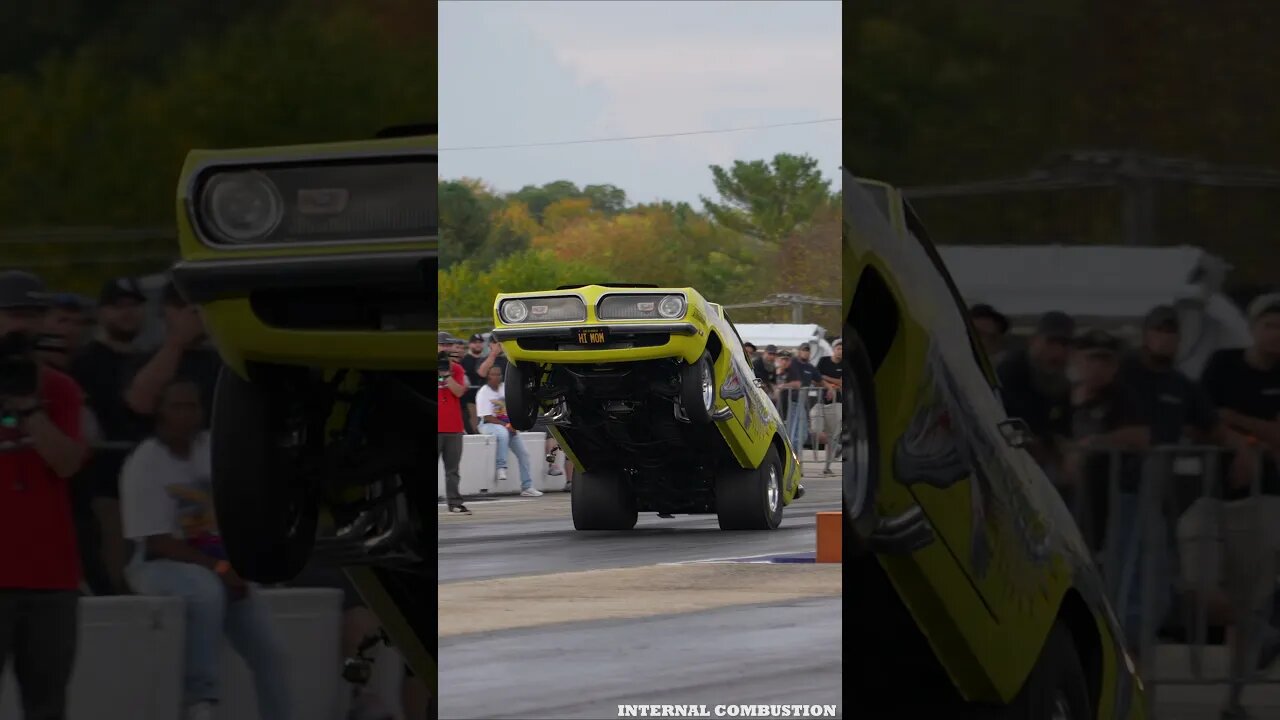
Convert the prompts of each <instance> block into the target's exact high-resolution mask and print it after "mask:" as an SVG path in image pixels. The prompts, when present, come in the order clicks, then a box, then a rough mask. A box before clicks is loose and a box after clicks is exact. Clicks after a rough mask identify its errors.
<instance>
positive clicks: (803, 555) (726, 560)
mask: <svg viewBox="0 0 1280 720" xmlns="http://www.w3.org/2000/svg"><path fill="white" fill-rule="evenodd" d="M813 555H814V554H813V553H812V552H805V551H803V550H796V551H790V552H781V553H779V552H771V553H766V554H763V555H744V556H738V557H723V558H706V559H703V560H681V561H678V562H666V563H658V564H659V565H713V564H725V565H732V564H762V565H772V564H777V563H808V562H814V561H815V560H814V557H813Z"/></svg>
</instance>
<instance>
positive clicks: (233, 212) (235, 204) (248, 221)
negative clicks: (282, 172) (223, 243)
mask: <svg viewBox="0 0 1280 720" xmlns="http://www.w3.org/2000/svg"><path fill="white" fill-rule="evenodd" d="M201 204H202V205H203V208H202V210H203V214H204V217H205V218H207V219H208V221H209V224H210V226H211V227H210V229H211V230H213V231H214V232H215V233H217V234H218V235H219V236H221V239H223V240H227V241H230V242H251V241H253V240H261V239H262V238H265V237H267V236H268V235H270V234H271V233H272V231H274V230H275V229H276V226H278V225H279V224H280V221H282V220H284V200H283V198H281V197H280V190H279V189H277V188H276V186H275V183H273V182H271V180H269V179H267V176H266V175H263V174H262V173H259V172H239V173H226V174H220V175H215V176H214V177H213V180H211V181H210V182H209V185H208V186H207V187H206V188H205V190H204V197H203V202H202V203H201Z"/></svg>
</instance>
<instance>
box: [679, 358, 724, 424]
mask: <svg viewBox="0 0 1280 720" xmlns="http://www.w3.org/2000/svg"><path fill="white" fill-rule="evenodd" d="M704 372H705V373H706V374H707V375H709V376H710V377H711V404H712V406H713V407H714V406H715V402H716V400H715V398H716V371H715V365H714V364H713V363H712V362H711V354H710V353H706V352H704V353H703V354H702V357H700V358H698V361H697V362H695V363H693V364H691V365H683V366H681V368H680V404H681V405H682V406H683V407H684V414H685V415H687V416H688V417H689V420H690V422H692V423H693V424H695V425H707V424H710V423H711V410H709V409H708V408H707V407H706V406H705V405H703V404H702V375H703V373H704Z"/></svg>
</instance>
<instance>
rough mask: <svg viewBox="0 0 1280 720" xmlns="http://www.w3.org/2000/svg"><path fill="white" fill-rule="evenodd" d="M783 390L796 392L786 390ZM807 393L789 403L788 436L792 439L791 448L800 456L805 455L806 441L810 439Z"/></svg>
mask: <svg viewBox="0 0 1280 720" xmlns="http://www.w3.org/2000/svg"><path fill="white" fill-rule="evenodd" d="M783 392H795V391H794V390H784V391H783ZM807 397H808V396H807V395H804V394H801V395H800V396H799V398H793V399H792V400H791V402H790V403H789V404H788V405H787V438H788V439H789V440H791V448H792V449H793V450H795V451H796V455H797V456H798V457H803V453H804V442H805V440H808V439H809V408H808V407H806V404H805V399H806V398H807Z"/></svg>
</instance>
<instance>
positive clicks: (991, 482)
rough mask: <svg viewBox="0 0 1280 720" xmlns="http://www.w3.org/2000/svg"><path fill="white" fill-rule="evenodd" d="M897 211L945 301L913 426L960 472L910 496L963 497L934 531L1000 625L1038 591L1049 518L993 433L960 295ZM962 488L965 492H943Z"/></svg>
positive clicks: (990, 393)
mask: <svg viewBox="0 0 1280 720" xmlns="http://www.w3.org/2000/svg"><path fill="white" fill-rule="evenodd" d="M901 209H902V213H903V218H904V227H903V230H904V233H905V235H906V238H905V239H906V240H908V241H912V242H914V243H915V244H917V245H918V247H919V248H920V249H921V250H922V251H923V252H924V254H925V255H926V256H927V257H928V259H929V262H930V263H931V264H932V265H933V267H934V269H935V270H936V271H937V273H938V275H939V277H940V279H941V281H942V282H943V283H944V284H945V286H946V292H947V294H948V295H949V296H950V298H951V300H952V303H950V304H949V306H948V307H946V308H943V309H942V310H941V311H940V313H939V314H938V316H937V317H936V318H935V321H934V323H935V324H934V328H933V330H934V332H935V333H940V332H941V330H942V328H947V329H948V330H950V333H949V334H948V335H947V336H946V337H945V338H944V337H941V336H940V335H936V336H935V338H934V342H933V347H932V348H931V350H930V355H931V357H930V361H929V363H928V367H929V375H930V379H929V382H931V383H932V384H933V387H934V391H935V392H934V393H933V395H932V397H933V402H934V403H935V404H934V406H933V407H930V408H927V409H925V410H923V417H924V419H923V420H922V421H921V423H922V427H927V428H929V429H928V430H925V431H923V432H925V433H926V434H929V433H931V439H932V441H933V442H934V443H935V444H943V445H946V444H950V445H951V446H952V448H951V449H952V451H953V454H952V459H953V461H954V462H955V463H956V467H955V472H956V473H957V474H964V475H966V476H967V478H966V482H963V483H957V484H956V485H954V486H952V487H949V488H946V489H942V488H933V487H927V486H926V487H921V488H920V489H919V491H918V492H917V494H916V495H917V499H919V500H920V502H921V504H922V505H924V506H925V507H926V511H928V510H929V509H930V507H934V508H937V507H938V506H939V505H940V504H942V503H955V502H957V501H962V502H965V503H967V505H968V507H969V509H970V512H969V513H968V518H967V522H966V520H965V519H964V518H963V517H962V515H961V514H958V513H954V512H953V513H950V514H947V515H946V518H947V524H948V527H946V528H942V527H940V528H939V530H940V531H942V532H943V533H944V534H945V535H946V536H947V542H948V545H950V546H951V548H952V550H953V552H956V553H957V556H958V557H959V558H960V559H961V560H962V562H963V563H964V564H965V571H966V572H967V573H968V575H969V577H970V579H971V581H972V582H974V584H975V586H976V587H977V588H978V590H979V592H980V593H981V594H982V596H983V598H984V599H985V600H986V601H987V604H988V607H990V608H991V610H992V612H993V614H994V615H995V616H996V617H997V618H999V619H1000V621H1001V624H1002V625H1005V624H1007V623H1011V624H1012V625H1014V626H1016V625H1018V624H1020V623H1019V618H1018V616H1022V619H1024V620H1027V619H1030V618H1029V617H1028V616H1029V614H1031V613H1033V612H1034V611H1035V609H1036V608H1035V606H1036V604H1037V600H1038V599H1040V598H1042V597H1043V596H1044V594H1045V590H1046V589H1047V582H1048V577H1047V575H1046V572H1047V570H1048V567H1047V564H1046V563H1047V560H1048V556H1047V553H1048V531H1049V527H1050V523H1049V522H1048V520H1047V519H1046V518H1045V513H1044V504H1043V498H1039V497H1037V495H1038V491H1037V488H1038V487H1042V486H1043V485H1045V483H1037V482H1036V480H1037V476H1039V474H1040V470H1039V468H1038V467H1037V466H1036V465H1035V463H1034V460H1032V459H1031V456H1030V455H1029V454H1028V453H1027V452H1026V451H1025V450H1022V449H1021V448H1019V447H1015V446H1014V444H1015V439H1014V438H1013V437H1012V436H1006V434H1005V433H1004V432H1002V431H1001V424H1002V423H1004V422H1005V420H1006V419H1007V417H1006V413H1005V411H1004V407H1003V404H1002V403H1001V402H1000V396H999V382H998V380H997V376H996V373H995V371H994V368H993V367H992V365H991V363H990V362H989V360H988V359H987V356H986V353H985V352H983V351H982V345H981V343H980V342H979V340H978V336H977V332H976V331H975V329H974V327H973V324H972V321H971V320H970V318H969V314H968V311H967V308H966V304H965V302H964V299H963V297H962V296H961V295H960V292H959V289H958V288H957V287H956V285H955V282H954V281H953V280H952V278H951V275H950V273H949V272H948V271H947V269H946V266H945V264H944V263H943V261H942V258H941V256H940V255H939V254H938V251H937V248H936V247H934V245H933V243H932V242H931V241H930V239H929V236H928V233H927V232H926V231H925V229H924V225H923V223H921V222H920V219H919V217H918V216H916V214H915V212H914V210H913V209H912V208H911V206H910V204H909V203H907V202H906V201H905V200H903V201H902V206H901ZM930 422H931V423H933V424H932V425H929V423H930ZM961 488H966V489H967V493H964V492H963V491H962V493H961V494H962V495H963V494H967V495H968V497H967V498H961V497H952V495H953V494H954V493H953V491H954V490H960V489H961ZM930 517H931V519H933V518H934V517H935V515H934V513H932V512H931V513H930ZM939 517H941V514H939ZM966 525H967V527H966Z"/></svg>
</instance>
